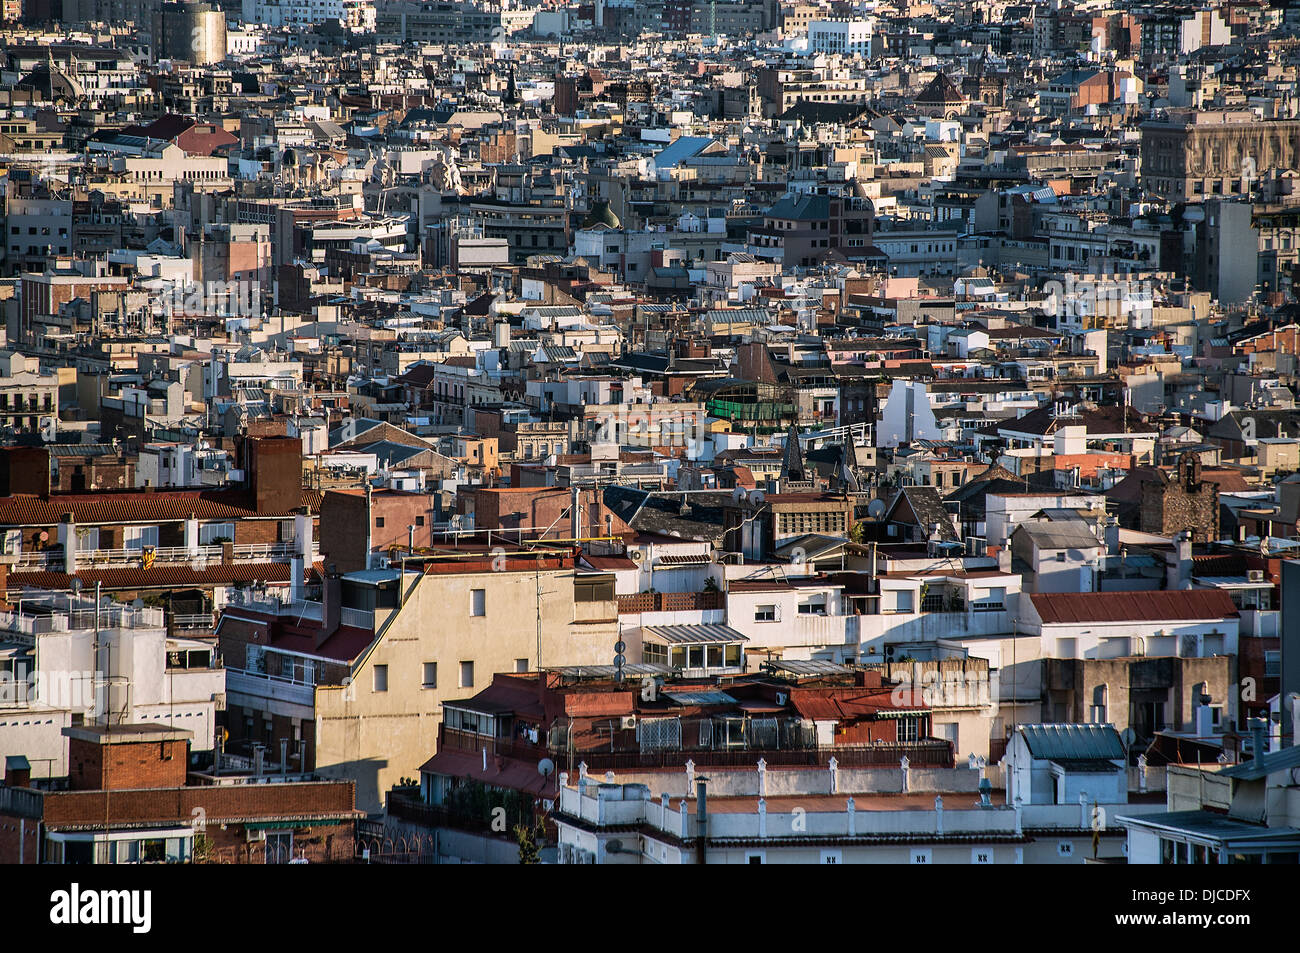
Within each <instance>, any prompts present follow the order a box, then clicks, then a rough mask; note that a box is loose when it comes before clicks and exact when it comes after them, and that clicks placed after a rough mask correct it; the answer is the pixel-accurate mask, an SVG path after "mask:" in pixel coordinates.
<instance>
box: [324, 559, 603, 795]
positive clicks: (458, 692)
mask: <svg viewBox="0 0 1300 953" xmlns="http://www.w3.org/2000/svg"><path fill="white" fill-rule="evenodd" d="M408 579H409V577H408ZM407 585H408V586H409V585H411V584H410V582H409V581H408V583H407ZM539 588H540V590H541V597H540V603H541V615H542V659H541V664H542V666H544V667H553V666H559V665H610V664H612V663H613V657H614V643H615V642H616V641H617V639H618V636H617V628H618V624H617V610H616V607H615V604H614V603H612V602H611V603H609V604H608V608H607V609H606V610H605V611H604V612H596V613H594V614H595V615H596V616H598V617H603V618H604V619H608V620H609V621H597V622H584V623H580V622H575V617H590V616H592V615H593V612H592V611H591V610H592V609H593V608H598V607H599V606H600V605H601V604H597V603H585V604H575V603H574V601H573V572H572V570H550V571H546V572H542V573H540V574H536V573H532V572H518V571H516V572H482V573H455V574H443V575H426V576H424V577H422V578H421V579H420V581H419V582H418V584H416V585H415V586H414V591H412V592H410V593H409V595H408V597H407V601H406V604H405V605H404V606H403V607H402V608H401V609H400V610H399V611H398V612H397V613H396V614H395V615H394V617H393V618H392V621H391V624H389V625H388V626H387V628H386V630H384V631H383V634H382V636H381V638H380V639H379V641H378V642H377V644H376V645H375V646H374V647H373V649H372V650H371V651H370V653H369V654H368V655H366V656H363V657H362V659H361V660H360V661H359V662H358V663H357V665H356V667H355V668H354V670H353V672H352V679H353V681H352V684H351V685H350V686H345V687H339V686H320V687H318V688H317V689H316V737H317V747H316V768H317V770H318V771H319V772H320V773H321V774H322V775H324V776H326V777H331V778H349V779H352V780H355V781H356V784H357V806H358V807H359V808H361V809H362V810H366V811H372V812H373V811H377V810H379V809H380V807H381V804H382V800H383V797H384V794H385V793H386V792H387V791H388V789H389V788H390V787H392V786H393V785H394V784H396V783H398V781H399V780H400V779H401V778H402V777H411V778H415V777H418V776H419V768H420V765H422V764H423V763H424V762H426V761H428V760H429V758H431V757H433V755H434V754H435V752H436V750H437V741H438V724H439V721H440V720H441V717H442V713H441V707H440V706H441V704H442V702H444V701H447V700H454V699H464V698H470V697H472V696H474V695H476V694H478V693H479V692H481V691H482V690H483V689H485V688H487V686H488V685H489V684H490V683H491V681H492V675H493V673H495V672H513V671H515V662H516V660H517V659H527V660H528V668H529V669H530V670H535V669H536V668H537V667H538V665H537V610H538V602H539V599H538V595H537V593H538V589H539ZM472 589H483V590H485V598H484V615H483V616H481V617H473V616H471V615H470V600H471V596H470V591H471V590H472ZM376 621H377V622H378V621H379V620H376ZM462 661H467V662H470V661H472V662H473V663H474V685H473V687H465V688H462V687H461V686H460V681H459V677H460V663H461V662H462ZM425 662H436V663H437V665H438V684H437V688H431V689H426V688H424V687H423V686H422V682H423V668H424V663H425ZM376 665H387V666H388V690H387V691H386V692H377V691H375V690H374V685H375V666H376Z"/></svg>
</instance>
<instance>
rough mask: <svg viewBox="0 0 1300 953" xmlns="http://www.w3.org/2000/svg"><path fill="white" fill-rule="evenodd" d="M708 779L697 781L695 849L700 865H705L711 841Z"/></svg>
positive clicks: (697, 779)
mask: <svg viewBox="0 0 1300 953" xmlns="http://www.w3.org/2000/svg"><path fill="white" fill-rule="evenodd" d="M708 780H709V779H708V778H696V779H695V849H696V852H697V854H696V856H697V860H698V863H700V864H704V863H705V856H706V854H707V852H708V839H709V799H708Z"/></svg>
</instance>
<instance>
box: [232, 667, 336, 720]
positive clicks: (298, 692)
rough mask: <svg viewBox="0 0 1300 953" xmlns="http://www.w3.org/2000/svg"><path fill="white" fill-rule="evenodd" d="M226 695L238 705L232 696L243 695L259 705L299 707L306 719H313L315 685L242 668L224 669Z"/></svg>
mask: <svg viewBox="0 0 1300 953" xmlns="http://www.w3.org/2000/svg"><path fill="white" fill-rule="evenodd" d="M226 694H227V697H228V699H229V703H232V704H240V702H239V701H236V700H235V698H234V696H236V695H244V696H247V697H248V698H250V699H256V700H257V701H258V702H259V703H261V702H266V701H271V702H281V703H283V704H286V705H296V706H300V707H302V708H304V709H306V712H305V714H306V716H307V717H313V715H312V710H313V709H314V707H315V704H316V686H315V685H310V684H306V683H304V682H298V681H294V680H293V679H289V678H284V677H282V676H280V675H267V674H265V673H263V672H250V671H247V670H246V669H242V668H228V669H226Z"/></svg>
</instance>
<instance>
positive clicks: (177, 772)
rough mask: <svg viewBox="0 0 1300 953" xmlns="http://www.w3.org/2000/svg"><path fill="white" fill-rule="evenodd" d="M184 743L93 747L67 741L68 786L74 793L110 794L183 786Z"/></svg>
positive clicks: (89, 744) (186, 744)
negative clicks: (147, 788)
mask: <svg viewBox="0 0 1300 953" xmlns="http://www.w3.org/2000/svg"><path fill="white" fill-rule="evenodd" d="M188 757H189V743H188V742H187V741H139V742H128V743H125V744H96V743H94V742H89V741H83V740H81V739H80V738H69V739H68V783H69V785H70V786H71V787H72V788H73V789H74V790H82V791H84V790H99V789H107V790H110V791H116V790H122V789H126V788H143V787H169V786H174V785H180V784H184V783H185V772H186V764H187V761H188Z"/></svg>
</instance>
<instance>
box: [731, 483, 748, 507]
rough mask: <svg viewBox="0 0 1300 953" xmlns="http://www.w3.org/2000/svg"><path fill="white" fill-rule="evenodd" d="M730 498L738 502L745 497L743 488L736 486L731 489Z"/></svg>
mask: <svg viewBox="0 0 1300 953" xmlns="http://www.w3.org/2000/svg"><path fill="white" fill-rule="evenodd" d="M731 498H732V499H733V500H735V501H736V502H737V503H739V502H740V501H741V500H743V499H744V498H745V488H744V487H743V486H738V487H736V488H735V489H734V490H732V491H731Z"/></svg>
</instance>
